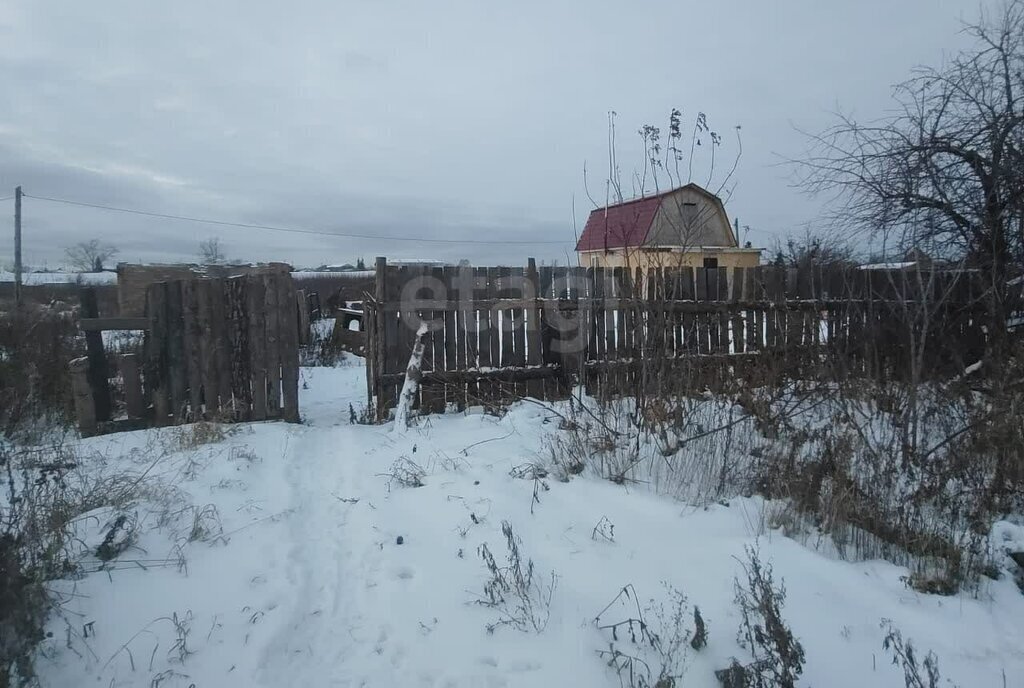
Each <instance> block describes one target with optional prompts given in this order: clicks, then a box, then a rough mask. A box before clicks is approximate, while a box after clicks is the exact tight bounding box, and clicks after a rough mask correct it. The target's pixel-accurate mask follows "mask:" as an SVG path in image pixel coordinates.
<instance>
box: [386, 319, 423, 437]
mask: <svg viewBox="0 0 1024 688" xmlns="http://www.w3.org/2000/svg"><path fill="white" fill-rule="evenodd" d="M427 329H429V328H428V326H427V323H426V322H421V323H420V326H419V329H418V330H416V341H415V343H414V344H413V347H412V355H411V356H409V367H407V368H406V369H405V382H403V383H402V393H401V394H400V395H399V396H398V406H397V408H396V409H395V428H394V431H395V432H398V433H403V432H405V431H406V430H407V429H408V428H409V412H410V411H411V410H412V400H413V399H414V398H415V397H416V390H417V388H418V387H419V384H420V378H421V377H423V350H424V349H425V348H426V343H425V342H424V341H423V335H425V334H426V333H427Z"/></svg>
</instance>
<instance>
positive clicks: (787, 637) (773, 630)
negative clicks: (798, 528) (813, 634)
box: [715, 547, 804, 688]
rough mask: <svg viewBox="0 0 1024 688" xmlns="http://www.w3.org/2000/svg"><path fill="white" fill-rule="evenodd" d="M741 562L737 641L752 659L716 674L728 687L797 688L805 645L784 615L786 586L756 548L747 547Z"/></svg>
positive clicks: (737, 581)
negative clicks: (742, 573) (775, 575)
mask: <svg viewBox="0 0 1024 688" xmlns="http://www.w3.org/2000/svg"><path fill="white" fill-rule="evenodd" d="M741 565H742V567H743V572H744V578H745V580H741V579H739V578H737V579H736V582H735V591H736V597H735V603H736V606H737V608H738V609H739V610H740V627H739V632H738V633H737V638H736V640H737V642H739V644H740V647H742V648H744V649H745V650H747V651H748V652H749V653H750V660H749V661H748V662H746V663H742V662H740V661H738V660H736V659H733V661H732V664H730V666H729V667H728V668H726V669H722V670H720V671H717V672H715V675H716V676H717V677H718V679H719V681H720V682H721V683H722V685H723V686H724V688H747V687H749V688H794V686H796V682H797V680H798V679H799V678H800V675H801V674H802V673H803V666H804V648H803V646H802V645H801V644H800V641H799V640H797V639H796V637H795V636H794V635H793V631H792V630H791V629H790V628H789V626H788V625H787V624H786V622H785V620H784V619H783V618H782V607H783V606H784V605H785V603H786V588H785V586H784V585H783V584H781V583H780V584H779V585H778V586H776V585H775V581H774V579H773V576H772V567H771V565H770V564H763V563H762V562H761V560H760V558H759V556H758V552H757V550H756V549H754V548H751V547H748V548H747V550H746V561H744V562H741Z"/></svg>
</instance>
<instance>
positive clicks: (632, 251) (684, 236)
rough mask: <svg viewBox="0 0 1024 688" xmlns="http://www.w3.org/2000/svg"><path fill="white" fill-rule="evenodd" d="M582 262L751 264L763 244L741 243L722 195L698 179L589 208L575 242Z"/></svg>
mask: <svg viewBox="0 0 1024 688" xmlns="http://www.w3.org/2000/svg"><path fill="white" fill-rule="evenodd" d="M576 252H577V254H578V255H579V261H580V265H582V266H584V267H604V268H613V267H628V268H638V267H639V268H647V267H683V266H689V267H713V268H718V267H722V268H725V267H755V266H757V265H758V264H759V263H760V262H761V249H759V248H751V247H750V246H749V244H748V245H747V246H746V247H740V245H739V242H738V241H737V238H736V235H735V233H734V232H733V229H732V226H731V225H730V224H729V217H728V215H727V214H726V212H725V206H724V205H723V204H722V200H721V199H720V198H719V197H718V196H716V195H715V194H713V193H711V192H710V191H708V190H707V189H704V188H702V187H700V186H698V185H697V184H687V185H686V186H681V187H679V188H676V189H672V190H671V191H666V192H664V193H660V194H657V195H654V196H644V197H642V198H635V199H633V200H630V201H624V202H622V203H618V204H615V205H610V206H608V207H606V208H598V209H596V210H594V211H593V212H591V213H590V217H589V218H588V219H587V224H586V227H584V229H583V234H582V235H581V236H580V239H579V242H577V244H576Z"/></svg>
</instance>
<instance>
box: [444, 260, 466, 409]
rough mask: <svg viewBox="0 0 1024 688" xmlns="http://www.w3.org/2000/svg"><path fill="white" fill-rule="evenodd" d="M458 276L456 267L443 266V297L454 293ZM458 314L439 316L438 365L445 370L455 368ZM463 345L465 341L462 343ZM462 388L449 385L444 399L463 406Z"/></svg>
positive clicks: (450, 312) (453, 312) (450, 313)
mask: <svg viewBox="0 0 1024 688" xmlns="http://www.w3.org/2000/svg"><path fill="white" fill-rule="evenodd" d="M457 278H458V273H457V269H456V268H454V267H445V268H442V270H441V283H442V284H443V285H444V292H445V298H449V299H450V298H452V297H453V296H454V295H455V294H456V290H455V280H456V279H457ZM458 324H459V323H458V316H457V311H454V310H445V311H443V313H442V316H441V340H442V342H443V346H444V356H443V357H441V360H440V361H438V367H439V368H441V369H443V370H445V371H451V370H457V369H458V367H457V365H456V359H457V357H458V341H459V334H460V333H459V327H458ZM462 346H463V347H465V343H463V345H462ZM460 392H462V390H461V389H460V386H458V385H451V386H448V387H447V388H446V389H445V401H446V403H449V404H455V405H456V406H457V407H458V408H460V409H461V408H463V406H464V403H465V394H462V393H460Z"/></svg>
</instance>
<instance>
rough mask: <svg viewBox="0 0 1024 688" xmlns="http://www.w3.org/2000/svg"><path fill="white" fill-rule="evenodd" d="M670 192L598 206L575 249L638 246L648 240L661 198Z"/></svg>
mask: <svg viewBox="0 0 1024 688" xmlns="http://www.w3.org/2000/svg"><path fill="white" fill-rule="evenodd" d="M674 190H675V189H673V191H674ZM670 193H672V191H666V192H664V193H661V194H658V195H656V196H645V197H644V198H635V199H633V200H631V201H626V202H625V203H619V204H618V205H612V206H608V207H607V208H597V209H596V210H594V211H593V212H591V213H590V217H589V218H587V225H586V227H584V228H583V234H581V235H580V240H579V241H578V242H577V243H576V250H577V251H603V250H605V249H618V248H629V247H636V246H640V245H641V244H643V243H644V241H645V240H646V239H647V233H648V232H649V231H650V229H651V223H652V222H653V221H654V216H655V214H657V212H658V208H659V207H660V206H661V199H662V198H664V197H665V196H666V195H668V194H670Z"/></svg>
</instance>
